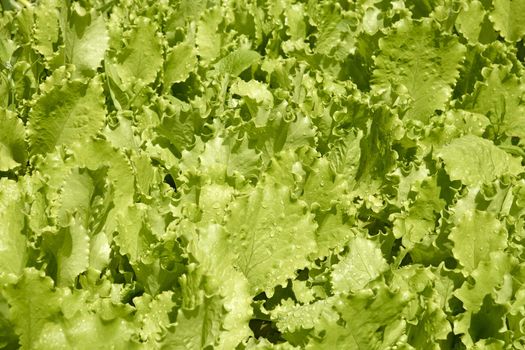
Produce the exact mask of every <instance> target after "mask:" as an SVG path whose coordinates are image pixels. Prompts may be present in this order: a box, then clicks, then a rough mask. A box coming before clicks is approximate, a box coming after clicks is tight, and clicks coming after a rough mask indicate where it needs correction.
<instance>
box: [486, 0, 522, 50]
mask: <svg viewBox="0 0 525 350" xmlns="http://www.w3.org/2000/svg"><path fill="white" fill-rule="evenodd" d="M489 18H490V20H491V21H492V22H494V27H495V28H496V29H497V30H499V31H500V33H501V35H502V36H503V37H504V38H505V40H507V41H510V42H516V41H519V40H520V39H522V38H523V37H524V36H525V3H523V1H520V0H494V10H493V11H492V13H491V14H490V16H489Z"/></svg>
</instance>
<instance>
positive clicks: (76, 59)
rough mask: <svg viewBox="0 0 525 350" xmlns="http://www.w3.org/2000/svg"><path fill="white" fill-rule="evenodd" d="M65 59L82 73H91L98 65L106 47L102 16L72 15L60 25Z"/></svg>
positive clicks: (106, 40) (107, 38) (106, 35)
mask: <svg viewBox="0 0 525 350" xmlns="http://www.w3.org/2000/svg"><path fill="white" fill-rule="evenodd" d="M62 31H63V35H64V44H65V57H66V60H67V61H68V62H70V63H72V64H74V65H75V66H76V67H77V69H78V70H79V71H80V72H82V73H85V74H86V73H87V74H92V71H94V70H96V69H97V68H98V67H100V64H101V61H102V59H103V58H104V55H105V52H106V50H107V48H108V42H109V36H108V33H107V30H106V24H105V21H104V17H103V16H96V15H86V16H84V17H80V16H78V17H77V16H75V15H73V16H72V17H71V18H69V21H68V23H64V24H63V26H62Z"/></svg>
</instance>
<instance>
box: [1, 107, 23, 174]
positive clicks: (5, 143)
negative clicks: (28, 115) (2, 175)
mask: <svg viewBox="0 0 525 350" xmlns="http://www.w3.org/2000/svg"><path fill="white" fill-rule="evenodd" d="M0 125H2V128H1V129H0V171H9V170H12V169H15V168H17V167H19V166H21V165H22V166H25V162H26V159H27V146H26V143H25V128H24V124H23V123H22V121H21V120H20V119H18V118H17V117H16V115H14V114H13V113H11V112H10V111H7V110H5V109H0Z"/></svg>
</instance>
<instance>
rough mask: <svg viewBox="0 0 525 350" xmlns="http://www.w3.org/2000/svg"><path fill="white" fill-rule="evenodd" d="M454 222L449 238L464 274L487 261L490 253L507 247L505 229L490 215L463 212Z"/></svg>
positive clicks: (476, 211) (477, 212)
mask: <svg viewBox="0 0 525 350" xmlns="http://www.w3.org/2000/svg"><path fill="white" fill-rule="evenodd" d="M456 221H457V224H456V226H455V227H454V228H453V229H452V231H451V233H450V236H449V237H450V239H451V240H452V242H454V248H452V252H453V253H454V257H455V258H456V259H457V260H458V261H459V263H460V264H461V265H462V266H463V267H464V270H463V272H464V273H465V274H469V273H472V271H474V270H475V269H476V267H477V266H478V265H479V263H480V262H481V261H484V260H487V259H489V256H490V253H491V252H496V251H502V250H503V249H505V247H506V246H507V239H506V238H507V233H506V230H505V227H504V226H503V225H502V224H501V222H500V221H499V220H498V219H497V218H496V217H495V216H494V215H493V214H491V213H487V212H481V211H478V210H475V211H474V212H465V213H463V214H462V215H461V216H460V217H458V218H457V219H456Z"/></svg>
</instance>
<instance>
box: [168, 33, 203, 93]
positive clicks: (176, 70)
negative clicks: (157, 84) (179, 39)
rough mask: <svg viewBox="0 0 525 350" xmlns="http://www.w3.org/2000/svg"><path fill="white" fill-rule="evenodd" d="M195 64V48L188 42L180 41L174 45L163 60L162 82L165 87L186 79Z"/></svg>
mask: <svg viewBox="0 0 525 350" xmlns="http://www.w3.org/2000/svg"><path fill="white" fill-rule="evenodd" d="M196 66H197V56H196V55H195V49H194V47H193V46H192V45H190V44H188V43H181V44H179V45H177V46H175V47H174V48H173V49H172V50H171V51H170V52H169V53H168V55H167V57H166V61H165V62H164V84H165V85H166V87H165V88H169V87H171V85H172V84H174V83H179V82H181V81H185V80H186V79H188V77H189V75H190V73H191V72H193V71H195V68H196Z"/></svg>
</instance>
